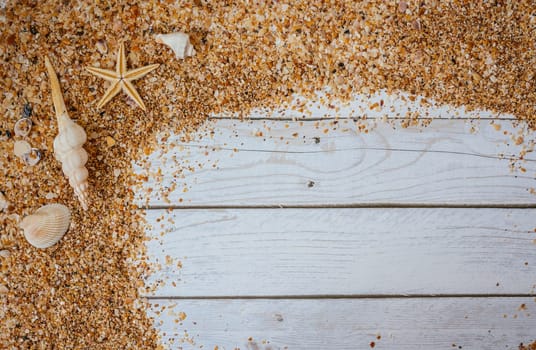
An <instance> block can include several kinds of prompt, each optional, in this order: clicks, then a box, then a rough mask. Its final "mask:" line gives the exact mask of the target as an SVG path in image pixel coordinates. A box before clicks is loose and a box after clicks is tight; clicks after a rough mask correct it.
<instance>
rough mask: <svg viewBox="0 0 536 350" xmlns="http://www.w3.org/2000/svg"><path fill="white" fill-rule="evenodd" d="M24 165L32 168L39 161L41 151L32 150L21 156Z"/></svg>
mask: <svg viewBox="0 0 536 350" xmlns="http://www.w3.org/2000/svg"><path fill="white" fill-rule="evenodd" d="M22 160H23V161H24V163H26V164H27V165H30V166H34V165H36V164H37V163H39V161H40V160H41V151H40V150H39V149H37V148H32V149H31V150H30V152H28V153H24V154H23V155H22Z"/></svg>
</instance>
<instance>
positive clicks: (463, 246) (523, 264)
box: [147, 208, 536, 297]
mask: <svg viewBox="0 0 536 350" xmlns="http://www.w3.org/2000/svg"><path fill="white" fill-rule="evenodd" d="M535 215H536V209H482V208H481V209H470V208H461V209H455V208H450V209H447V208H428V209H426V208H390V209H389V208H361V209H263V210H260V209H213V210H194V209H177V210H174V211H173V212H172V213H169V212H167V211H165V210H150V211H148V212H147V220H148V222H149V224H150V225H151V226H152V230H150V231H148V234H149V235H150V237H151V238H152V239H151V240H150V241H149V242H148V243H147V245H148V256H149V260H150V261H151V262H152V263H154V264H155V265H156V266H160V268H159V269H157V271H156V272H155V273H154V274H153V275H151V276H150V278H149V280H148V284H149V285H154V286H156V290H155V291H153V292H152V293H150V294H149V295H152V296H160V297H165V296H171V297H177V296H180V297H199V296H203V297H222V296H293V295H294V296H295V295H299V296H301V295H311V296H314V295H406V294H413V295H421V294H424V295H433V294H446V295H451V294H461V295H466V294H477V295H480V294H496V295H504V294H523V295H525V294H529V293H532V294H534V293H535V290H534V284H535V283H536V277H535V276H536V243H535V242H536V241H535V239H536V233H535V232H534V219H533V218H534V217H535ZM178 265H182V268H178V267H177V266H178Z"/></svg>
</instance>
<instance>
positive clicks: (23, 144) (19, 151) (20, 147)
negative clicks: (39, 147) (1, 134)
mask: <svg viewBox="0 0 536 350" xmlns="http://www.w3.org/2000/svg"><path fill="white" fill-rule="evenodd" d="M31 150H32V146H31V145H30V143H28V141H24V140H18V141H15V143H14V144H13V153H14V154H15V155H16V156H17V157H20V158H22V156H23V155H25V154H26V153H29V152H30V151H31Z"/></svg>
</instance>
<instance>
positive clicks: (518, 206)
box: [138, 197, 536, 210]
mask: <svg viewBox="0 0 536 350" xmlns="http://www.w3.org/2000/svg"><path fill="white" fill-rule="evenodd" d="M535 199H536V197H535ZM379 208H381V209H400V208H402V209H520V210H523V209H527V210H529V209H536V203H506V204H505V203H501V204H426V203H416V204H405V203H363V204H360V203H355V204H321V205H320V204H310V205H306V204H304V205H286V204H277V205H275V204H267V205H150V206H138V209H139V210H178V209H180V210H192V209H195V210H204V209H206V210H211V209H379Z"/></svg>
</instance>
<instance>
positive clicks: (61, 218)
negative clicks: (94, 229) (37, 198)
mask: <svg viewBox="0 0 536 350" xmlns="http://www.w3.org/2000/svg"><path fill="white" fill-rule="evenodd" d="M70 223H71V212H70V211H69V208H67V207H66V206H65V205H63V204H48V205H45V206H43V207H41V208H39V209H37V211H36V212H35V213H34V214H32V215H28V216H26V217H25V218H24V219H23V220H22V221H21V223H20V225H19V226H20V228H22V229H23V230H24V237H26V240H27V241H28V242H29V243H30V244H31V245H33V246H34V247H36V248H48V247H51V246H53V245H54V244H56V243H57V242H58V241H59V240H60V239H61V238H62V237H63V235H64V234H65V232H67V230H68V229H69V225H70Z"/></svg>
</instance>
